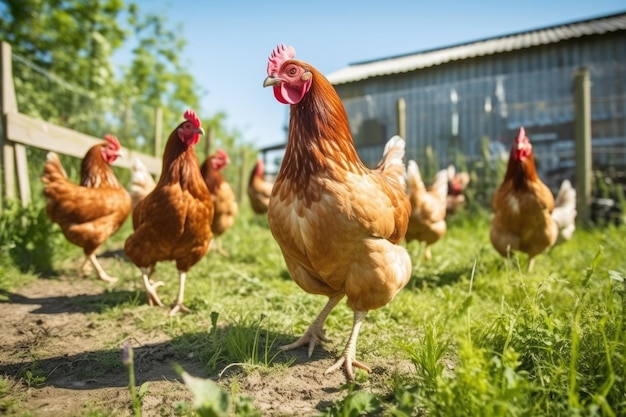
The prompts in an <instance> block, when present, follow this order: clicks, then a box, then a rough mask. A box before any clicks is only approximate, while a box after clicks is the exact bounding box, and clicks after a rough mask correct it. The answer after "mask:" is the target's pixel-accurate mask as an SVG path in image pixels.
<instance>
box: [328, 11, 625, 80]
mask: <svg viewBox="0 0 626 417" xmlns="http://www.w3.org/2000/svg"><path fill="white" fill-rule="evenodd" d="M619 30H626V12H625V13H620V14H614V15H611V16H604V17H598V18H594V19H589V20H584V21H579V22H573V23H567V24H563V25H558V26H552V27H548V28H544V29H536V30H531V31H526V32H521V33H516V34H512V35H505V36H499V37H495V38H489V39H485V40H479V41H475V42H469V43H464V44H461V45H455V46H450V47H446V48H441V49H433V50H429V51H424V52H418V53H414V54H409V55H402V56H396V57H390V58H383V59H379V60H375V61H367V62H358V63H354V64H350V65H349V66H348V67H346V68H343V69H340V70H338V71H335V72H333V73H331V74H329V75H327V78H328V80H329V81H330V82H331V83H332V84H346V83H351V82H355V81H361V80H365V79H367V78H372V77H380V76H383V75H391V74H400V73H405V72H409V71H415V70H417V69H421V68H427V67H432V66H435V65H441V64H445V63H447V62H450V61H456V60H461V59H468V58H474V57H477V56H484V55H493V54H497V53H501V52H510V51H515V50H519V49H524V48H530V47H533V46H539V45H546V44H550V43H556V42H560V41H563V40H567V39H572V38H578V37H581V36H589V35H600V34H603V33H607V32H615V31H619Z"/></svg>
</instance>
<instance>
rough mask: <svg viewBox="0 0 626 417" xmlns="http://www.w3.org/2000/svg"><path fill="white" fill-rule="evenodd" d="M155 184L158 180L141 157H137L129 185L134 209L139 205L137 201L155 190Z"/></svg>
mask: <svg viewBox="0 0 626 417" xmlns="http://www.w3.org/2000/svg"><path fill="white" fill-rule="evenodd" d="M155 186H156V182H155V181H154V178H152V175H151V174H150V172H149V171H148V168H147V167H146V166H145V165H144V163H143V162H141V159H139V158H135V160H134V161H133V166H132V168H131V172H130V185H129V187H128V192H129V193H130V201H131V203H132V206H133V209H134V208H135V207H136V206H137V203H139V202H140V201H141V200H143V199H144V198H145V197H146V196H147V195H148V194H150V193H151V192H152V190H154V187H155Z"/></svg>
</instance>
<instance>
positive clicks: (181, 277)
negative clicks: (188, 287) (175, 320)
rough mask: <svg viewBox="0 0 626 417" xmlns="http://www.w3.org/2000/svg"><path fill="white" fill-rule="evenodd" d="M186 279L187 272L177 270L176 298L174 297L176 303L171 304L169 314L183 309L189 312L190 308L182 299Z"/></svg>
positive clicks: (171, 314)
mask: <svg viewBox="0 0 626 417" xmlns="http://www.w3.org/2000/svg"><path fill="white" fill-rule="evenodd" d="M186 279H187V273H186V272H183V271H178V298H176V303H174V305H173V306H172V309H171V310H170V313H169V316H173V315H175V314H176V313H178V312H179V311H183V312H185V313H191V310H190V309H189V308H187V307H185V306H184V305H183V299H184V298H185V281H186Z"/></svg>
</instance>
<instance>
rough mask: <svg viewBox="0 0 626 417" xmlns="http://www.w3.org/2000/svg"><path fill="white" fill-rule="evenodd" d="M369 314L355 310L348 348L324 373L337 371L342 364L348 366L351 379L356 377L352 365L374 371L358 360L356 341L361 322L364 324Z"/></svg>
mask: <svg viewBox="0 0 626 417" xmlns="http://www.w3.org/2000/svg"><path fill="white" fill-rule="evenodd" d="M366 315H367V311H355V312H354V324H353V325H352V332H351V333H350V339H348V343H347V344H346V349H345V350H344V351H343V356H342V357H341V358H339V360H337V362H335V364H334V365H333V366H331V367H330V368H328V369H327V370H326V372H324V375H326V374H329V373H331V372H335V371H336V370H337V369H339V368H341V366H342V365H344V367H345V368H346V374H347V376H348V379H349V380H351V381H352V380H353V379H354V371H353V370H352V367H353V366H354V367H356V368H361V369H364V370H365V371H367V372H368V373H370V372H372V369H371V368H370V367H369V366H367V365H365V364H364V363H361V362H359V361H357V360H356V341H357V339H358V337H359V330H361V324H363V319H364V318H365V316H366Z"/></svg>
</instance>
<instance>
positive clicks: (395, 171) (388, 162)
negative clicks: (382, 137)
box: [376, 135, 406, 187]
mask: <svg viewBox="0 0 626 417" xmlns="http://www.w3.org/2000/svg"><path fill="white" fill-rule="evenodd" d="M405 146H406V143H405V141H404V139H402V138H401V137H400V136H398V135H395V136H393V137H392V138H391V139H389V140H388V141H387V144H386V145H385V149H384V150H383V158H382V160H381V161H380V162H379V163H378V166H377V167H376V169H377V170H379V171H380V172H381V173H382V174H384V175H385V176H389V177H391V178H394V179H396V181H398V183H399V184H400V185H402V187H406V180H405V177H404V170H405V166H404V150H405Z"/></svg>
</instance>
